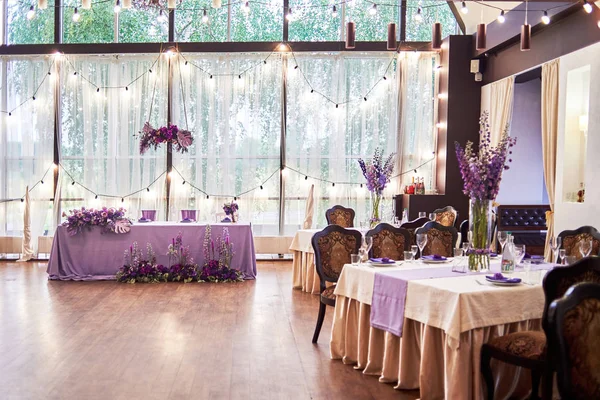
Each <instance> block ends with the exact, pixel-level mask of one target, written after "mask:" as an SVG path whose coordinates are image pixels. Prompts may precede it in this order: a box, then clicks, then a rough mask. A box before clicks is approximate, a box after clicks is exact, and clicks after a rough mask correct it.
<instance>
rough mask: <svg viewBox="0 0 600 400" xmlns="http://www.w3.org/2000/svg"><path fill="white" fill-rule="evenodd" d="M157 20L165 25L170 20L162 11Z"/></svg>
mask: <svg viewBox="0 0 600 400" xmlns="http://www.w3.org/2000/svg"><path fill="white" fill-rule="evenodd" d="M156 19H157V20H158V22H162V23H165V22H167V21H168V20H169V19H168V18H167V16H166V15H165V13H164V12H163V10H160V11H159V12H158V17H156Z"/></svg>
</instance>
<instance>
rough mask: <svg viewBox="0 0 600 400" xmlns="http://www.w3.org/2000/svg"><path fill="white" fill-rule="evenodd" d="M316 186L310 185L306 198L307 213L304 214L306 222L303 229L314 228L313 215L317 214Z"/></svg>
mask: <svg viewBox="0 0 600 400" xmlns="http://www.w3.org/2000/svg"><path fill="white" fill-rule="evenodd" d="M314 193H315V185H310V190H309V191H308V197H307V198H306V211H305V212H304V222H303V223H302V229H310V228H312V222H313V215H314V213H315V198H314Z"/></svg>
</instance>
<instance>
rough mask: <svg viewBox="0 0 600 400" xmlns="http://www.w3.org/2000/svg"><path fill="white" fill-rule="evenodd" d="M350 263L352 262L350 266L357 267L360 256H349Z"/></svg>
mask: <svg viewBox="0 0 600 400" xmlns="http://www.w3.org/2000/svg"><path fill="white" fill-rule="evenodd" d="M350 261H351V262H352V265H358V263H359V262H360V256H359V255H358V254H350Z"/></svg>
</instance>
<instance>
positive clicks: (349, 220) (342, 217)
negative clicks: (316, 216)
mask: <svg viewBox="0 0 600 400" xmlns="http://www.w3.org/2000/svg"><path fill="white" fill-rule="evenodd" d="M354 215H355V213H354V210H353V209H351V208H346V207H344V206H340V205H337V206H333V207H331V208H330V209H329V210H327V211H325V218H326V219H327V224H328V225H339V226H341V227H342V228H352V227H354Z"/></svg>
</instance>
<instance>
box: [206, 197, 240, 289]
mask: <svg viewBox="0 0 600 400" xmlns="http://www.w3.org/2000/svg"><path fill="white" fill-rule="evenodd" d="M233 204H235V203H233ZM236 206H237V205H236ZM234 254H235V253H234V251H233V243H232V242H231V238H230V236H229V229H227V228H223V235H222V236H219V237H218V238H217V241H216V242H215V241H214V240H213V238H212V232H211V228H210V225H206V231H205V234H204V259H205V262H204V266H203V267H202V270H201V271H200V280H201V281H203V282H236V281H242V280H243V279H244V278H243V275H242V273H241V272H240V271H238V270H236V269H233V268H231V259H232V258H233V256H234Z"/></svg>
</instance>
